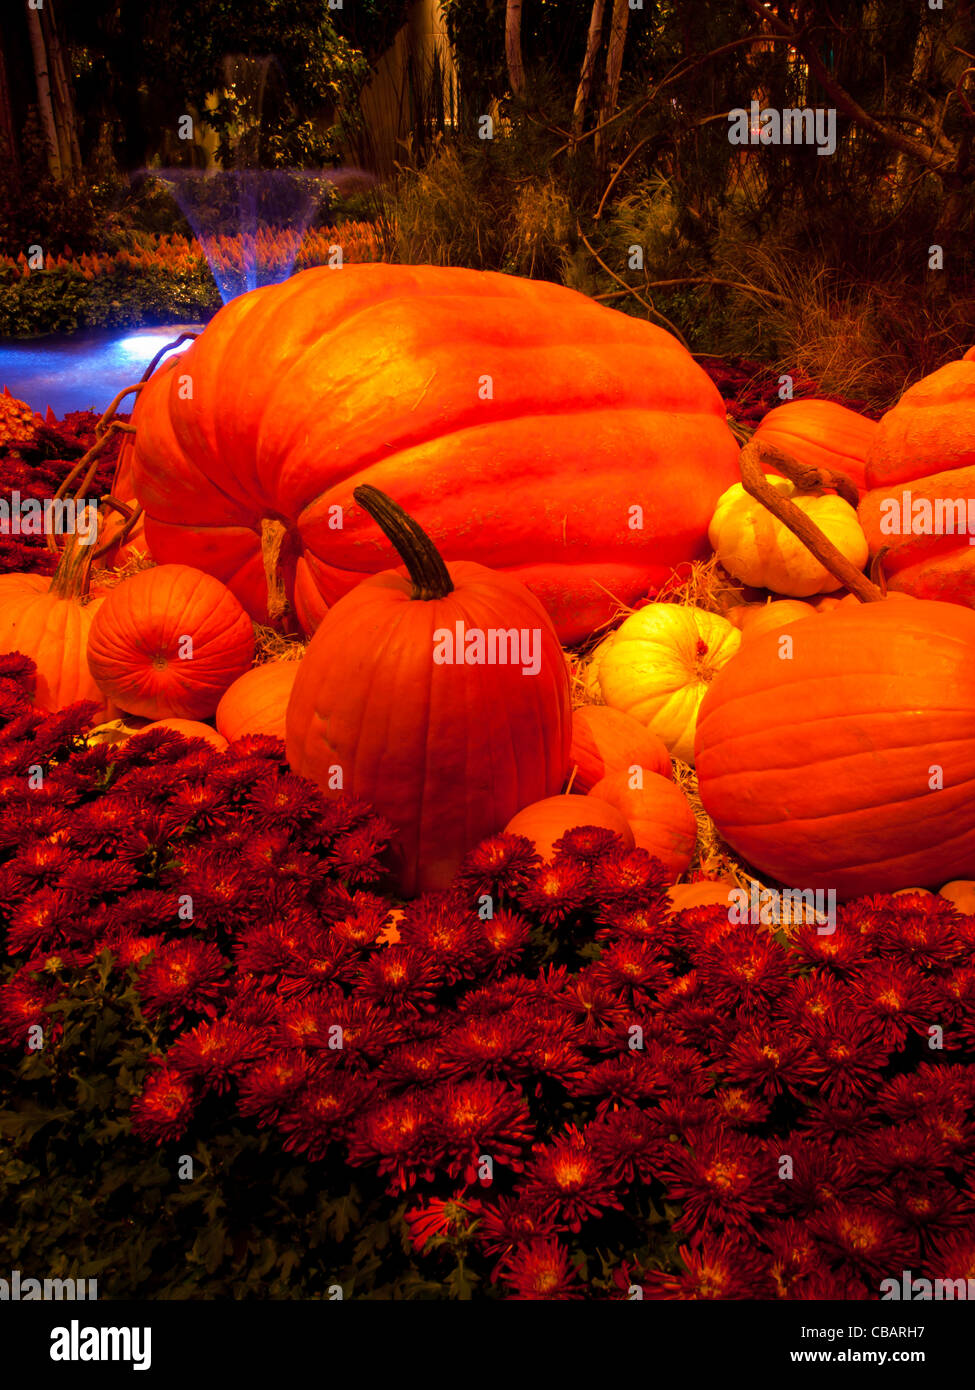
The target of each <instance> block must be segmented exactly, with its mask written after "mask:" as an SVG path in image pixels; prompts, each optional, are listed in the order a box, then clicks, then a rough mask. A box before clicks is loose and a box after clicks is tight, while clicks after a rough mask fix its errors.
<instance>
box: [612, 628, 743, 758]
mask: <svg viewBox="0 0 975 1390" xmlns="http://www.w3.org/2000/svg"><path fill="white" fill-rule="evenodd" d="M740 645H741V633H740V632H739V631H738V629H737V628H736V627H734V626H733V625H732V624H731V623H729V622H728V620H727V619H726V618H722V617H720V616H719V615H718V614H717V613H707V612H705V610H704V609H703V608H693V607H690V606H686V605H684V604H679V603H651V604H648V606H647V607H646V608H640V609H638V610H637V612H636V613H631V615H630V616H629V617H628V618H627V619H626V621H625V622H624V623H623V624H622V625H621V626H620V627H619V628H618V629H617V630H616V633H615V637H614V641H613V644H612V646H611V647H609V649H608V650H607V651H606V653H605V655H604V656H603V658H602V660H601V661H600V663H599V688H600V691H601V692H602V697H603V700H604V701H605V703H606V704H607V705H611V706H612V707H613V708H614V709H620V710H622V711H623V713H624V714H631V715H632V716H633V717H634V719H639V721H640V723H641V724H644V725H645V726H646V727H647V728H648V729H650V730H651V731H652V732H653V733H655V734H656V735H657V737H658V738H660V739H662V740H663V741H664V743H665V744H666V745H667V749H668V751H669V753H670V755H671V757H673V758H679V759H680V760H681V761H682V762H685V763H691V764H693V762H694V730H695V728H696V726H697V712H698V709H699V708H700V704H701V701H702V700H703V699H704V695H705V692H706V691H707V688H708V686H709V684H710V683H711V681H712V680H713V679H714V677H715V676H716V675H717V673H718V672H719V671H720V670H721V668H722V667H723V666H725V665H727V663H728V662H729V661H730V660H731V658H732V657H733V656H734V654H735V652H737V650H738V648H739V646H740Z"/></svg>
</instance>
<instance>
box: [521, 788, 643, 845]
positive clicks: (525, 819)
mask: <svg viewBox="0 0 975 1390" xmlns="http://www.w3.org/2000/svg"><path fill="white" fill-rule="evenodd" d="M661 780H663V779H661ZM583 825H595V826H598V827H599V828H600V829H602V830H612V831H613V833H614V834H615V835H619V836H620V838H621V839H622V841H623V843H624V844H625V845H626V846H627V848H628V849H632V848H633V845H634V843H635V840H634V835H633V830H632V829H631V827H630V825H629V822H628V821H627V819H626V817H625V816H624V815H623V813H622V812H621V811H619V810H617V808H616V807H615V806H611V805H610V804H609V802H608V801H603V800H602V799H601V798H600V797H596V796H592V795H589V796H572V795H571V794H570V795H560V796H546V797H544V798H543V799H542V800H541V801H533V802H532V803H531V805H530V806H524V807H522V809H521V810H520V811H519V812H518V814H517V815H516V816H512V818H511V820H509V822H508V824H507V825H506V826H505V827H504V829H505V834H506V835H524V836H525V838H526V839H529V840H531V841H532V843H533V844H534V846H535V848H536V849H537V850H538V853H539V854H540V855H541V856H542V858H543V859H551V858H552V855H553V853H554V852H555V851H554V846H555V841H556V840H559V839H561V837H562V836H563V835H564V834H565V833H566V831H567V830H576V829H578V828H579V827H580V826H583Z"/></svg>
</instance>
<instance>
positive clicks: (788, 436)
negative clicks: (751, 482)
mask: <svg viewBox="0 0 975 1390" xmlns="http://www.w3.org/2000/svg"><path fill="white" fill-rule="evenodd" d="M876 434H877V422H876V420H868V419H867V417H866V416H865V415H859V414H858V413H857V412H856V411H855V410H848V409H847V407H846V406H844V405H836V404H835V402H833V401H816V400H805V401H786V402H785V404H784V405H777V406H776V407H775V409H774V410H770V411H769V413H768V414H767V415H766V416H765V417H764V419H763V420H762V421H761V422H760V423H759V426H758V428H757V429H756V431H755V433H754V435H753V436H752V438H753V439H757V440H761V441H763V442H764V443H766V444H773V445H775V447H776V448H778V449H784V450H785V452H786V453H787V454H791V455H792V457H793V458H796V459H798V460H799V462H800V463H806V464H809V465H810V466H811V467H813V468H832V469H835V470H837V471H838V472H840V473H845V474H846V476H847V477H848V478H849V479H850V480H851V481H852V482H853V483H854V485H855V486H856V488H857V490H858V491H859V492H863V491H865V489H866V486H867V483H866V465H867V455H868V453H869V451H870V449H871V447H872V446H873V443H874V440H875V437H876ZM768 471H769V472H770V473H774V472H775V469H774V468H769V470H768Z"/></svg>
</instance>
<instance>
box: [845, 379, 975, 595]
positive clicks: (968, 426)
mask: <svg viewBox="0 0 975 1390" xmlns="http://www.w3.org/2000/svg"><path fill="white" fill-rule="evenodd" d="M867 485H868V487H869V489H870V491H869V492H868V493H867V494H866V496H864V497H863V498H862V499H861V501H860V509H859V515H860V525H861V526H862V527H863V529H864V532H865V533H866V537H867V541H868V543H869V546H870V553H871V555H876V554H877V553H878V551H880V550H881V549H882V548H885V549H886V552H887V553H886V554H885V555H884V559H883V564H884V571H885V573H886V576H887V582H888V584H889V586H890V588H891V589H893V590H900V591H901V592H903V593H907V594H913V595H914V596H915V597H916V598H934V599H944V600H946V601H947V602H950V603H964V604H967V605H968V606H969V607H975V546H973V545H970V544H969V539H970V537H971V536H972V535H975V360H972V359H971V358H967V359H966V358H963V359H962V360H961V361H960V362H949V363H948V364H947V366H944V367H941V368H940V369H939V370H938V371H936V372H932V373H931V375H930V376H926V377H924V379H923V380H922V381H919V382H916V383H915V385H914V386H911V387H910V388H909V389H908V390H907V391H905V392H904V394H903V396H902V397H901V398H900V400H899V401H898V402H897V404H896V405H895V406H894V408H893V409H892V410H889V411H888V412H887V414H886V415H885V416H884V417H883V419H882V420H881V421H880V424H879V426H878V429H877V435H876V440H875V442H874V445H873V447H872V448H871V450H870V453H869V454H868V456H867Z"/></svg>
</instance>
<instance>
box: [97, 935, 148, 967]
mask: <svg viewBox="0 0 975 1390" xmlns="http://www.w3.org/2000/svg"><path fill="white" fill-rule="evenodd" d="M163 940H164V938H163V937H162V936H158V935H150V936H143V935H142V933H141V932H136V931H132V930H126V929H124V928H121V927H112V928H109V930H108V931H106V932H105V934H104V936H100V937H99V938H98V940H97V941H96V942H95V945H94V948H93V950H92V953H91V954H92V955H93V956H95V955H100V954H101V952H102V951H111V953H112V955H113V956H114V957H115V964H116V965H117V967H118V968H119V969H120V970H127V969H128V968H129V967H130V966H132V965H141V964H142V962H143V961H144V960H147V959H148V957H149V956H151V955H152V954H153V953H154V952H155V951H158V950H159V948H160V946H161V945H162V944H163Z"/></svg>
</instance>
